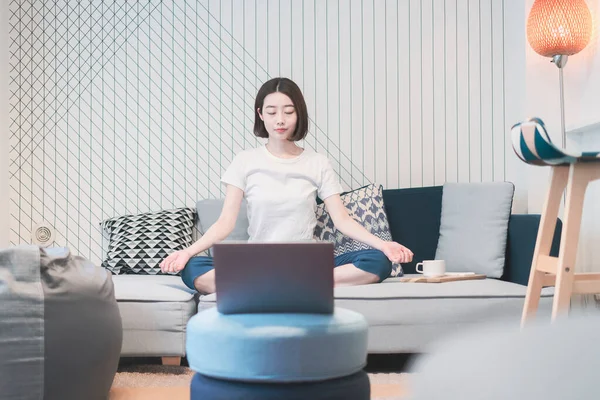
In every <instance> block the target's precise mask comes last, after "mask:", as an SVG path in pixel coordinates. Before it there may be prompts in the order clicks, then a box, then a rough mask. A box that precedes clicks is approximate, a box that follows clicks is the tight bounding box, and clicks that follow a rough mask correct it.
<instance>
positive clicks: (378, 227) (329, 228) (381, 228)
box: [314, 184, 402, 276]
mask: <svg viewBox="0 0 600 400" xmlns="http://www.w3.org/2000/svg"><path fill="white" fill-rule="evenodd" d="M340 197H341V199H342V202H343V203H344V205H345V206H346V209H347V210H348V214H349V215H350V216H351V217H352V218H354V219H355V220H356V221H357V222H358V223H359V224H361V225H362V226H364V227H365V228H366V229H367V231H369V232H370V233H372V234H373V235H375V236H377V237H378V238H380V239H382V240H386V241H390V240H392V234H391V232H390V225H389V223H388V219H387V214H386V213H385V207H384V204H383V186H381V185H375V184H371V185H367V186H364V187H362V188H360V189H356V190H353V191H351V192H346V193H344V194H342V195H341V196H340ZM316 217H317V226H316V227H315V231H314V238H315V239H317V240H319V241H326V242H332V243H333V255H334V256H335V257H337V256H339V255H340V254H346V253H350V252H352V251H358V250H368V249H372V247H371V246H369V245H367V244H365V243H362V242H358V241H356V240H354V239H352V238H350V237H348V236H346V235H344V234H343V233H342V232H340V231H338V230H337V229H336V228H335V226H334V224H333V221H332V219H331V217H330V216H329V213H328V212H327V209H326V208H325V204H324V203H321V204H319V205H318V206H317V213H316ZM398 275H402V267H401V266H400V264H394V265H393V268H392V276H398Z"/></svg>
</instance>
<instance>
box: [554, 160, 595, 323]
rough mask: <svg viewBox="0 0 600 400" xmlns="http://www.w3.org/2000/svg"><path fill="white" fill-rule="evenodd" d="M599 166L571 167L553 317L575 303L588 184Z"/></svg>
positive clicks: (564, 312)
mask: <svg viewBox="0 0 600 400" xmlns="http://www.w3.org/2000/svg"><path fill="white" fill-rule="evenodd" d="M591 167H594V168H591ZM595 167H596V166H595V165H594V164H583V163H576V164H573V165H571V169H570V171H569V183H568V185H567V198H566V201H565V212H564V215H565V221H564V224H563V231H562V237H561V243H560V254H559V257H558V265H557V272H556V289H555V292H554V303H553V305H552V320H553V321H554V320H556V318H557V317H558V316H559V315H561V314H567V313H568V311H569V306H570V304H571V294H572V293H573V281H574V276H575V261H576V258H577V245H578V242H579V232H580V229H581V214H582V208H583V201H584V197H585V190H586V188H587V185H588V183H589V182H590V180H593V179H594V177H595V174H596V173H597V171H598V169H597V168H595Z"/></svg>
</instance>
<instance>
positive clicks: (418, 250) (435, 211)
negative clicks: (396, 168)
mask: <svg viewBox="0 0 600 400" xmlns="http://www.w3.org/2000/svg"><path fill="white" fill-rule="evenodd" d="M383 202H384V204H385V210H386V214H387V217H388V221H389V224H390V231H391V234H392V239H393V240H394V241H396V242H398V243H400V244H403V245H405V246H406V247H408V248H409V249H410V250H412V252H413V253H414V254H415V255H414V258H413V261H412V262H410V263H406V264H402V269H403V270H404V273H405V274H414V273H415V264H416V263H418V262H421V261H423V260H433V259H434V257H435V250H436V248H437V244H438V237H439V231H440V216H441V212H442V186H431V187H424V188H410V189H388V190H384V191H383Z"/></svg>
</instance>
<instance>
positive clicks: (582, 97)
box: [523, 0, 600, 271]
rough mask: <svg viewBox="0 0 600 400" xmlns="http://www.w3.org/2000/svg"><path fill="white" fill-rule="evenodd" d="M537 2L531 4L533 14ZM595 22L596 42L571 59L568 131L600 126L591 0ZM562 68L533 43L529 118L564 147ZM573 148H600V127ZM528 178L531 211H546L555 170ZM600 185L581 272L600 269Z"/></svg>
mask: <svg viewBox="0 0 600 400" xmlns="http://www.w3.org/2000/svg"><path fill="white" fill-rule="evenodd" d="M532 4H533V0H527V14H529V10H530V8H531V5H532ZM587 4H588V6H589V7H590V10H591V11H592V18H593V20H594V24H595V27H594V33H593V36H592V40H591V42H590V44H589V45H588V46H587V47H586V48H585V49H584V50H583V51H582V52H580V53H579V54H576V55H574V56H571V57H570V58H569V61H568V63H567V66H566V67H565V69H564V85H565V120H566V129H567V131H569V130H575V129H577V128H579V127H582V126H586V125H589V124H594V123H598V122H600V111H599V110H600V96H598V93H600V42H599V35H598V32H599V23H600V4H599V2H598V1H594V0H587ZM558 79H559V78H558V69H557V68H556V66H555V65H554V64H552V63H550V62H549V60H548V59H547V58H544V57H541V56H540V55H538V54H536V53H535V52H534V51H533V50H532V49H531V47H530V46H529V45H527V101H526V108H525V113H524V116H534V115H535V116H539V117H541V118H542V119H543V120H544V121H545V122H546V126H547V127H548V129H549V131H550V132H549V133H550V135H551V137H552V140H553V141H554V142H556V143H558V144H559V145H560V144H561V136H560V103H559V80H558ZM567 148H581V149H587V150H600V129H597V130H591V131H588V132H587V133H584V134H576V135H573V134H571V135H567ZM523 168H524V171H525V172H526V174H527V176H528V193H529V195H528V207H529V212H530V213H538V212H541V209H542V206H543V203H544V199H545V194H546V190H547V187H548V179H549V175H548V172H549V168H536V167H529V166H526V167H523ZM598 204H600V182H598V181H596V182H594V183H592V184H591V185H590V186H589V187H588V192H587V194H586V200H585V203H584V209H583V222H582V229H581V235H580V242H579V251H578V255H577V268H578V269H579V270H581V271H600V264H599V263H598V260H600V247H599V246H598V242H599V241H600V213H599V211H598V210H599V208H598Z"/></svg>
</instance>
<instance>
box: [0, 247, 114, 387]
mask: <svg viewBox="0 0 600 400" xmlns="http://www.w3.org/2000/svg"><path fill="white" fill-rule="evenodd" d="M122 336H123V333H122V328H121V316H120V314H119V309H118V307H117V302H116V300H115V296H114V290H113V283H112V279H111V276H110V273H109V272H108V271H106V270H105V269H103V268H100V267H96V266H95V265H93V264H92V263H91V262H89V261H88V260H86V259H84V258H82V257H78V256H74V255H72V254H70V252H69V251H68V249H62V248H55V249H43V248H39V247H36V246H20V247H15V248H10V249H5V250H0V393H2V398H6V399H34V398H35V399H42V398H43V399H106V398H107V397H108V392H109V391H110V387H111V385H112V381H113V379H114V376H115V373H116V371H117V366H118V362H119V355H120V352H121V343H122Z"/></svg>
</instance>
